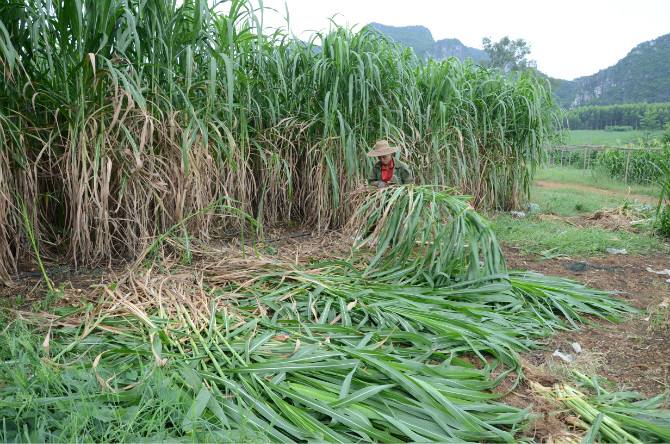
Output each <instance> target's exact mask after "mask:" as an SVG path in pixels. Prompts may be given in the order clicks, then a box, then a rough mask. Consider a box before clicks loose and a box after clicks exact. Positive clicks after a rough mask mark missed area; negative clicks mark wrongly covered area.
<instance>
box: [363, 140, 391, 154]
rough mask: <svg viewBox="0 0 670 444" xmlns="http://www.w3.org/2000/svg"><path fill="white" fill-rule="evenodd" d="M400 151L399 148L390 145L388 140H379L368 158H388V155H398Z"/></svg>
mask: <svg viewBox="0 0 670 444" xmlns="http://www.w3.org/2000/svg"><path fill="white" fill-rule="evenodd" d="M398 151H399V148H398V147H395V146H391V145H389V143H388V142H387V141H386V140H378V141H377V142H375V146H374V147H373V148H372V151H369V152H368V157H381V156H386V155H387V154H393V153H397V152H398Z"/></svg>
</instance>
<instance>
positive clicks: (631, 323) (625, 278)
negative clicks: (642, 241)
mask: <svg viewBox="0 0 670 444" xmlns="http://www.w3.org/2000/svg"><path fill="white" fill-rule="evenodd" d="M504 253H505V257H506V259H507V263H508V266H509V267H510V268H511V269H523V270H532V271H536V272H540V273H544V274H550V275H554V276H562V277H566V278H570V279H574V280H576V281H579V282H582V283H584V284H586V285H588V286H590V287H593V288H598V289H602V290H609V291H612V292H614V293H615V295H616V297H620V298H622V299H625V300H626V301H628V302H629V303H630V304H631V305H633V306H635V307H636V308H638V309H640V310H641V311H640V313H639V314H635V315H632V316H630V317H629V318H628V319H626V320H624V321H623V322H621V323H610V322H607V321H601V320H595V321H593V323H592V324H591V325H587V326H585V327H583V328H582V329H581V330H579V331H574V332H562V333H559V334H557V335H555V336H552V337H551V338H548V340H547V341H546V342H545V346H544V348H543V349H541V350H536V351H533V352H531V353H528V354H527V355H526V356H525V360H526V366H525V368H524V373H525V376H526V378H527V379H528V380H530V381H534V382H539V383H540V384H542V385H544V386H551V385H552V384H553V383H554V382H557V381H558V380H560V378H561V374H562V373H564V372H567V369H569V368H570V367H573V368H576V369H578V370H580V371H582V372H584V373H587V374H597V375H599V376H603V377H605V378H607V379H608V380H610V381H612V382H613V383H614V384H616V388H617V390H633V391H637V392H640V393H642V394H644V395H646V396H653V395H657V394H659V393H662V392H664V391H667V390H670V356H669V351H668V346H669V345H670V319H668V313H670V308H668V304H669V303H670V283H668V282H666V279H668V277H669V276H663V275H657V274H653V273H651V272H649V271H647V268H651V269H653V270H657V271H658V270H664V269H667V268H670V257H668V256H667V255H649V256H635V255H608V256H602V257H589V258H557V259H544V258H542V257H540V256H528V255H524V254H522V253H521V252H520V251H519V250H518V249H516V248H513V247H506V248H505V251H504ZM573 342H578V343H579V344H580V345H581V347H582V353H581V354H576V353H575V352H574V351H573V349H572V346H571V344H572V343H573ZM555 350H559V351H561V352H563V353H571V354H572V355H574V356H575V361H574V363H572V364H565V363H563V362H562V361H561V360H560V359H559V358H556V357H554V356H552V354H553V353H554V351H555ZM504 401H505V402H508V403H510V404H512V405H517V406H519V407H521V406H528V405H529V404H532V405H533V410H534V411H535V413H537V414H538V415H539V417H538V420H537V421H536V422H535V423H533V425H532V426H531V429H530V430H529V431H528V434H529V435H530V436H532V437H534V438H535V439H537V440H539V441H545V442H552V441H555V442H558V441H561V440H566V439H568V440H569V439H570V438H574V437H575V435H574V433H575V431H576V430H575V428H574V427H572V426H571V423H574V422H575V418H572V417H571V416H570V415H569V414H567V413H566V412H564V411H562V410H561V408H560V406H556V405H552V403H551V402H549V401H547V400H546V399H545V398H543V397H541V396H537V394H535V393H533V391H532V390H531V388H530V387H529V385H528V384H527V383H526V384H522V385H520V386H519V387H518V388H517V389H516V390H515V391H514V392H512V393H511V394H510V395H508V396H507V397H505V399H504ZM577 436H578V434H577Z"/></svg>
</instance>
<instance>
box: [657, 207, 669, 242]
mask: <svg viewBox="0 0 670 444" xmlns="http://www.w3.org/2000/svg"><path fill="white" fill-rule="evenodd" d="M657 224H658V232H659V233H660V234H661V235H662V236H664V237H667V238H670V204H665V206H663V207H662V208H661V209H660V211H659V212H658V218H657Z"/></svg>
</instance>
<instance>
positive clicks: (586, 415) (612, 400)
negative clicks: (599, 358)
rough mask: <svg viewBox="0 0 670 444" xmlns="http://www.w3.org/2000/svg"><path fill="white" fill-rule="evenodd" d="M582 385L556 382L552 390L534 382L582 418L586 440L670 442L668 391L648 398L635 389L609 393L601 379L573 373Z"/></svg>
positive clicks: (635, 443) (636, 442)
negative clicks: (600, 381) (578, 386)
mask: <svg viewBox="0 0 670 444" xmlns="http://www.w3.org/2000/svg"><path fill="white" fill-rule="evenodd" d="M573 374H574V376H575V378H576V379H577V380H578V383H579V385H580V386H582V387H583V389H585V390H586V391H587V393H584V392H583V391H582V390H580V389H578V388H575V387H572V386H571V385H568V384H556V385H555V386H554V387H553V388H552V389H549V388H547V387H542V386H539V385H538V384H533V386H534V387H535V389H536V390H538V391H539V392H540V393H543V394H545V395H549V396H551V397H553V398H554V399H556V400H557V401H559V402H561V403H563V404H564V405H565V406H566V407H568V408H569V409H570V410H571V411H573V412H574V413H575V414H576V415H578V417H579V419H580V423H581V426H582V427H583V428H584V429H586V431H587V433H586V436H585V437H584V440H583V441H582V442H584V443H593V442H627V443H634V444H642V443H652V442H658V443H666V442H670V410H668V409H667V408H664V405H665V404H666V403H667V397H668V395H667V394H660V395H658V396H655V397H653V398H650V399H645V398H644V397H642V396H641V395H640V394H639V393H635V392H608V391H607V390H606V389H605V388H603V387H602V385H601V384H600V383H599V382H598V379H597V378H595V377H594V378H589V377H587V376H586V375H584V374H581V373H579V372H577V371H574V372H573Z"/></svg>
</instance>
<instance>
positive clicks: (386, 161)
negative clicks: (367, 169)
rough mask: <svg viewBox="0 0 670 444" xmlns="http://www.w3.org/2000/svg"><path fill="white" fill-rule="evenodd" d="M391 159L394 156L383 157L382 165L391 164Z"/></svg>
mask: <svg viewBox="0 0 670 444" xmlns="http://www.w3.org/2000/svg"><path fill="white" fill-rule="evenodd" d="M391 159H393V155H391V154H386V155H385V156H381V161H382V165H388V164H389V163H391Z"/></svg>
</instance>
